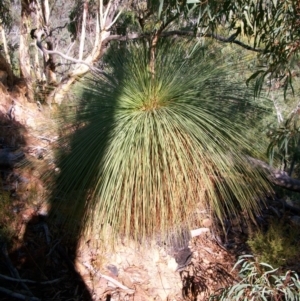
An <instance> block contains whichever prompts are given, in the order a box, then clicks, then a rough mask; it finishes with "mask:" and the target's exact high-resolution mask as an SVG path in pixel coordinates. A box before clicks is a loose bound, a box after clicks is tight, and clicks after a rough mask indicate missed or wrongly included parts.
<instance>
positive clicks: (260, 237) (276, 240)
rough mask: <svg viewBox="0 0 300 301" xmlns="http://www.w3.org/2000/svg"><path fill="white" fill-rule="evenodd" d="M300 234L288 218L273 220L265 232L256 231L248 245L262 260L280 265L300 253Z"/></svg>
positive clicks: (276, 265)
mask: <svg viewBox="0 0 300 301" xmlns="http://www.w3.org/2000/svg"><path fill="white" fill-rule="evenodd" d="M299 235H300V231H299V230H298V231H297V229H294V228H293V227H291V226H290V224H289V223H288V221H287V220H286V219H282V220H281V221H280V222H278V221H274V220H273V221H271V222H270V224H269V228H268V230H267V231H266V232H265V233H264V232H263V231H262V230H258V231H257V232H254V234H253V235H252V237H251V238H250V239H249V240H248V245H249V246H250V248H251V250H252V252H253V254H255V255H257V256H258V257H259V259H260V260H261V261H263V262H268V263H270V264H271V265H273V266H275V267H280V266H282V265H285V264H286V263H288V262H289V261H291V260H293V259H295V258H296V256H298V255H299V247H300V242H299V237H300V236H299Z"/></svg>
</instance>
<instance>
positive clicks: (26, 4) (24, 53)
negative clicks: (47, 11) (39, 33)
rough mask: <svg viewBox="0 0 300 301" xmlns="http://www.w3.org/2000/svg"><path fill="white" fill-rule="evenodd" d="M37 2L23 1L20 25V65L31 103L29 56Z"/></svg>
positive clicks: (21, 75)
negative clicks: (33, 16)
mask: <svg viewBox="0 0 300 301" xmlns="http://www.w3.org/2000/svg"><path fill="white" fill-rule="evenodd" d="M35 4H36V1H35V0H22V1H21V23H20V26H21V28H20V46H19V63H20V77H21V78H23V79H24V80H25V82H26V86H27V95H26V96H27V98H28V100H29V101H33V100H34V94H33V87H32V83H33V80H32V75H31V62H30V54H29V45H30V40H29V39H30V31H31V26H32V24H31V13H33V11H34V10H33V8H34V7H35Z"/></svg>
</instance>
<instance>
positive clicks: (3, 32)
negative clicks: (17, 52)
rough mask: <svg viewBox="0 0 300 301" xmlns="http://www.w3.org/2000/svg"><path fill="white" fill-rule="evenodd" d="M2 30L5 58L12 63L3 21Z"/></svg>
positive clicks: (0, 29)
mask: <svg viewBox="0 0 300 301" xmlns="http://www.w3.org/2000/svg"><path fill="white" fill-rule="evenodd" d="M0 21H1V20H0ZM0 31H1V38H2V43H3V48H4V53H5V58H6V61H7V62H8V63H9V64H10V65H11V61H10V56H9V53H8V48H7V41H6V36H5V31H4V28H3V26H2V25H1V22H0Z"/></svg>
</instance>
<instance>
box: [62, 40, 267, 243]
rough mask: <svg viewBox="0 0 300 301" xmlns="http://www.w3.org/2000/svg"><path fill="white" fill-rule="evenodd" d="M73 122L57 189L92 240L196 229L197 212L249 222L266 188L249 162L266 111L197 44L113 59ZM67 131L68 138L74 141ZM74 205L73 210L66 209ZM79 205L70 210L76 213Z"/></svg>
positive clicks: (136, 50) (88, 89)
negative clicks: (252, 123)
mask: <svg viewBox="0 0 300 301" xmlns="http://www.w3.org/2000/svg"><path fill="white" fill-rule="evenodd" d="M106 70H107V71H106V72H105V73H103V74H100V75H95V76H94V77H92V78H91V79H89V80H88V81H85V82H83V85H82V90H81V94H80V97H79V102H78V104H77V109H76V110H72V112H73V113H71V114H70V113H69V112H70V110H68V113H67V114H66V115H68V117H71V118H67V120H68V121H67V122H66V124H67V125H68V128H72V129H73V127H70V124H73V125H76V131H75V132H74V131H73V130H72V131H66V132H65V138H66V139H67V140H63V141H64V142H66V141H67V143H66V144H64V146H67V147H65V148H64V149H65V153H64V155H63V156H62V158H61V164H60V168H61V172H60V175H59V176H58V178H57V189H59V191H61V193H63V194H64V199H65V201H64V202H62V203H61V204H62V206H69V209H68V213H69V214H70V216H72V214H73V216H74V214H79V216H80V217H81V218H82V220H81V226H82V229H83V231H84V232H85V233H89V234H96V233H99V232H101V230H102V229H103V228H105V225H109V227H110V229H111V230H112V233H113V234H116V235H118V234H120V235H127V236H131V237H134V238H135V239H139V240H140V239H143V238H147V237H149V236H152V235H155V234H157V233H160V234H166V233H169V232H170V231H174V230H175V231H176V230H180V229H181V228H183V227H194V226H199V223H198V222H199V218H200V216H199V212H200V211H201V210H203V209H205V210H209V211H212V212H213V213H214V215H215V216H217V217H218V218H220V219H222V218H223V217H224V215H225V214H227V213H234V214H237V213H238V212H240V210H243V211H244V212H245V213H247V214H249V215H251V214H252V213H253V212H255V211H256V210H258V202H257V200H258V198H260V197H261V194H263V193H265V192H266V191H268V189H269V187H268V184H267V182H266V180H265V177H264V175H263V174H261V173H260V172H259V171H258V170H256V169H254V168H253V167H252V166H251V164H250V163H249V162H248V161H247V159H245V155H244V154H245V152H249V151H252V148H251V146H249V145H248V142H247V140H246V139H245V138H244V135H243V132H244V131H246V130H247V121H248V120H253V119H255V118H258V117H259V115H260V114H261V112H262V110H261V108H259V106H258V105H256V104H255V103H254V102H252V100H253V99H252V97H251V95H250V93H249V92H247V90H246V87H245V86H243V85H242V84H241V83H239V82H236V81H234V78H233V77H234V72H236V71H230V70H229V68H228V67H227V66H224V65H223V64H220V60H216V58H215V57H214V56H213V55H212V54H205V53H203V51H202V49H201V48H200V47H189V46H186V45H185V46H184V45H182V44H180V43H179V44H178V43H177V44H176V45H173V44H172V43H161V44H159V45H158V48H157V52H156V58H155V73H153V72H150V70H149V55H148V52H147V49H146V47H145V46H143V45H135V46H131V47H128V48H127V49H121V51H119V53H118V54H116V53H113V54H110V55H108V57H107V61H106ZM67 133H69V134H67ZM69 202H70V205H68V204H69ZM70 208H72V210H71V209H70Z"/></svg>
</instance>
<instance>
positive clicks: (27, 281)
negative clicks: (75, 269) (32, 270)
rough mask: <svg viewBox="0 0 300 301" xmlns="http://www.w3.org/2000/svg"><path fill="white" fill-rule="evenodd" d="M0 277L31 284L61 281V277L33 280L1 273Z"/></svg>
mask: <svg viewBox="0 0 300 301" xmlns="http://www.w3.org/2000/svg"><path fill="white" fill-rule="evenodd" d="M0 278H2V279H5V280H8V281H14V282H23V283H32V284H52V283H56V282H59V281H61V280H62V279H63V278H58V279H53V280H48V281H42V282H41V281H34V280H29V279H17V278H13V277H9V276H6V275H3V274H0Z"/></svg>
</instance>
